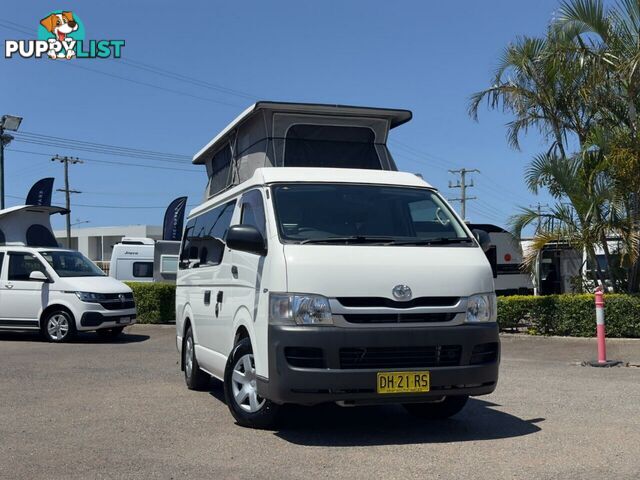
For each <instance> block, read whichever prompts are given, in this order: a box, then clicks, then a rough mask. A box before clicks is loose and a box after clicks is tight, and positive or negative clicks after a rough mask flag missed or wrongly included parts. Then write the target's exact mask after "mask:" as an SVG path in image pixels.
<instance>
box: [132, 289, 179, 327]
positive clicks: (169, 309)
mask: <svg viewBox="0 0 640 480" xmlns="http://www.w3.org/2000/svg"><path fill="white" fill-rule="evenodd" d="M126 283H127V285H129V286H130V287H131V290H133V297H134V298H135V301H136V308H137V310H138V313H137V315H138V316H137V320H138V323H170V322H175V316H176V311H175V310H176V308H175V305H176V286H175V285H173V284H170V283H155V282H149V283H141V282H126Z"/></svg>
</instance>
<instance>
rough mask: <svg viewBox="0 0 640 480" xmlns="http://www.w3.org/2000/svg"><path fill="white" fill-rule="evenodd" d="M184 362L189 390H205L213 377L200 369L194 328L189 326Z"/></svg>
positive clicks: (183, 350) (186, 335) (185, 342)
mask: <svg viewBox="0 0 640 480" xmlns="http://www.w3.org/2000/svg"><path fill="white" fill-rule="evenodd" d="M182 355H183V357H182V362H183V365H184V381H185V383H186V384H187V388H188V389H189V390H204V389H205V388H206V387H207V385H209V381H210V380H211V378H210V377H209V375H207V374H206V373H205V372H203V371H202V370H201V369H200V365H199V364H198V359H197V358H196V344H195V342H194V340H193V330H191V327H189V328H187V333H186V334H185V340H184V347H183V348H182Z"/></svg>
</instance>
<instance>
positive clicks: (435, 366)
mask: <svg viewBox="0 0 640 480" xmlns="http://www.w3.org/2000/svg"><path fill="white" fill-rule="evenodd" d="M499 342H500V341H499V337H498V326H497V324H496V323H489V324H474V325H457V326H450V327H433V326H431V327H430V326H426V327H422V326H420V327H406V326H393V327H385V328H379V327H376V328H353V329H351V328H339V327H309V326H280V325H270V326H269V342H268V345H269V378H268V379H265V378H262V377H258V393H259V394H260V395H261V396H262V397H264V398H268V399H269V400H272V401H273V402H275V403H279V404H283V403H298V404H306V405H312V404H317V403H323V402H337V401H341V402H346V403H353V404H377V403H412V402H428V401H434V400H436V399H438V398H441V397H442V396H447V395H486V394H489V393H491V392H493V391H494V390H495V388H496V385H497V382H498V365H499V362H500V343H499ZM487 346H490V347H487ZM474 347H475V350H474ZM314 349H315V350H314ZM318 349H321V354H320V355H321V357H320V358H321V360H318V357H317V355H318V353H319V352H318ZM416 349H418V351H419V352H423V353H424V352H431V353H426V354H425V355H432V357H429V358H432V359H433V361H432V363H430V364H428V366H426V364H425V360H424V357H421V360H420V361H421V362H423V363H422V366H413V367H412V366H411V365H409V364H407V360H406V358H407V356H411V355H415V353H416ZM491 349H493V350H492V351H493V353H491V352H489V350H491ZM482 350H484V351H485V353H484V354H483V353H480V354H478V352H479V351H482ZM354 352H356V358H355V363H354ZM358 352H361V355H362V358H365V357H366V358H367V359H368V360H367V361H368V362H369V363H366V364H361V365H358V361H359V359H358V356H359V355H360V353H358ZM381 352H382V353H381ZM447 352H449V353H447ZM487 352H489V353H487ZM309 353H313V354H314V355H316V356H315V357H314V358H313V359H311V358H309V359H307V360H305V359H304V355H307V354H309ZM423 353H421V354H420V355H423ZM447 355H452V356H447ZM381 356H382V357H381ZM301 357H302V361H301V360H300V358H301ZM296 358H297V360H295V359H296ZM385 361H386V362H388V363H387V364H385V363H384V362H385ZM318 362H320V363H318ZM398 362H399V363H398ZM409 363H410V362H409ZM292 364H293V365H292ZM301 364H303V365H304V364H306V366H301ZM309 365H311V366H312V368H308V366H309ZM371 365H374V367H373V368H369V367H370V366H371ZM398 365H402V367H398ZM361 367H366V368H361ZM423 370H427V371H429V372H430V391H429V392H427V393H403V394H388V393H387V394H378V393H377V391H376V383H377V373H378V372H399V371H423Z"/></svg>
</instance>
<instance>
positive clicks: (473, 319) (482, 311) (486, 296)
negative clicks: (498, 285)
mask: <svg viewBox="0 0 640 480" xmlns="http://www.w3.org/2000/svg"><path fill="white" fill-rule="evenodd" d="M466 321H467V323H477V322H495V321H496V294H495V293H483V294H480V295H471V296H470V297H469V298H468V299H467V319H466Z"/></svg>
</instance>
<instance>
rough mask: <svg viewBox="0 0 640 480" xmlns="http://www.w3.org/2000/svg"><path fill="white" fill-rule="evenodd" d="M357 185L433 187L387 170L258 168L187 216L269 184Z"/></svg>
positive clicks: (413, 176)
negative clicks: (250, 175) (245, 178)
mask: <svg viewBox="0 0 640 480" xmlns="http://www.w3.org/2000/svg"><path fill="white" fill-rule="evenodd" d="M281 182H282V183H287V182H290V183H303V182H312V183H360V184H372V185H397V186H406V187H422V188H432V189H433V188H434V187H432V186H431V185H430V184H429V183H427V182H425V181H424V180H423V179H422V178H420V177H418V176H417V175H415V174H413V173H408V172H391V171H388V170H362V169H356V168H309V167H268V168H258V169H257V170H256V171H255V172H254V174H253V176H252V177H251V178H250V179H249V180H247V181H245V182H243V183H241V184H240V185H236V186H235V187H233V188H231V189H229V190H226V191H225V192H223V193H221V194H219V195H216V196H214V197H211V198H210V199H209V200H207V201H206V202H204V203H202V204H201V205H199V206H198V207H196V208H194V209H193V210H191V212H189V216H192V215H195V214H197V213H200V212H201V211H202V210H206V209H207V208H209V207H210V206H211V205H216V204H218V203H220V202H224V201H226V200H227V199H230V198H233V197H235V196H237V195H238V194H239V193H241V192H242V191H244V190H248V189H250V188H253V187H258V186H265V185H269V184H272V183H281Z"/></svg>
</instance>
